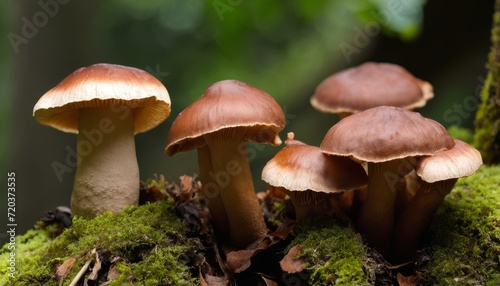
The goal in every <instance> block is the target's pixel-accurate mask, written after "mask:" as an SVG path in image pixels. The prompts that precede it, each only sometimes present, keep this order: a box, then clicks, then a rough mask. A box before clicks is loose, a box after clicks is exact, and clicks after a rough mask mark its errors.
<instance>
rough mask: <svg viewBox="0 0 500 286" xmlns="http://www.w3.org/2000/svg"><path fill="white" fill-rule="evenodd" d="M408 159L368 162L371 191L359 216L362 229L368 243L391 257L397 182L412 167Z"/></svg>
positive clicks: (385, 255) (361, 231)
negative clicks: (408, 166)
mask: <svg viewBox="0 0 500 286" xmlns="http://www.w3.org/2000/svg"><path fill="white" fill-rule="evenodd" d="M408 163H410V164H412V163H411V162H409V161H408V160H407V159H396V160H392V161H387V162H381V163H370V162H369V163H368V194H367V196H366V201H365V204H364V205H363V206H362V207H361V211H360V213H359V217H358V230H359V232H360V233H361V234H363V235H365V236H366V238H367V240H368V243H369V244H370V245H372V246H373V247H374V248H375V249H376V250H377V251H378V252H380V253H381V254H382V255H383V256H384V257H386V258H387V257H388V255H389V253H390V249H391V239H392V233H393V228H394V202H395V200H396V194H397V192H396V184H397V182H399V181H400V180H401V178H402V176H404V175H405V174H406V173H407V172H408V170H407V167H406V166H407V164H408Z"/></svg>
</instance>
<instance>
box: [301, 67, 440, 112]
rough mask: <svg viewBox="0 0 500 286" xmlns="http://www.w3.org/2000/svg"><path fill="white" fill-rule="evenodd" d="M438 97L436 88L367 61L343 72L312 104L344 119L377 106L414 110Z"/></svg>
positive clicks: (330, 80) (317, 92)
mask: <svg viewBox="0 0 500 286" xmlns="http://www.w3.org/2000/svg"><path fill="white" fill-rule="evenodd" d="M433 96H434V94H433V91H432V85H431V84H430V83H428V82H426V81H423V80H420V79H418V78H416V77H415V76H413V75H412V74H410V73H409V72H408V71H407V70H406V69H404V68H403V67H401V66H399V65H396V64H390V63H375V62H367V63H364V64H361V65H359V66H356V67H352V68H348V69H345V70H342V71H339V72H337V73H335V74H333V75H331V76H329V77H327V78H326V79H325V80H323V81H322V82H321V83H320V84H319V85H318V87H317V88H316V90H315V92H314V94H313V96H312V97H311V105H312V106H313V107H314V108H315V109H317V110H319V111H321V112H325V113H338V114H339V115H340V117H341V118H343V117H346V116H348V115H351V114H354V113H356V112H360V111H363V110H367V109H369V108H373V107H377V106H383V105H386V106H396V107H401V108H404V109H408V110H412V109H415V108H418V107H422V106H424V105H425V103H426V102H427V101H428V100H429V99H431V98H432V97H433Z"/></svg>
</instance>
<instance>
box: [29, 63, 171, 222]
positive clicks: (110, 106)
mask: <svg viewBox="0 0 500 286" xmlns="http://www.w3.org/2000/svg"><path fill="white" fill-rule="evenodd" d="M169 114H170V97H169V95H168V92H167V90H166V88H165V87H164V86H163V84H162V83H161V82H160V81H158V80H157V79H156V78H155V77H154V76H152V75H150V74H149V73H147V72H145V71H143V70H139V69H136V68H131V67H125V66H120V65H112V64H95V65H91V66H88V67H85V68H80V69H78V70H76V71H75V72H73V73H72V74H70V75H69V76H67V77H66V78H65V79H64V80H62V81H61V82H60V83H59V84H58V85H57V86H55V87H54V88H52V89H51V90H49V91H48V92H46V93H45V94H44V95H43V96H42V97H41V98H40V99H39V100H38V102H37V103H36V105H35V107H34V109H33V115H34V117H35V119H36V120H37V121H38V122H40V123H41V124H44V125H48V126H51V127H54V128H56V129H59V130H61V131H64V132H69V133H77V134H78V137H77V145H76V149H77V170H76V174H75V177H74V185H73V193H72V196H71V210H72V212H73V214H74V215H77V216H81V217H85V218H92V217H94V216H96V215H98V214H101V213H102V212H104V211H110V212H117V211H120V210H121V209H122V208H123V207H124V206H126V205H132V206H136V205H137V204H138V199H139V167H138V164H137V158H136V153H135V142H134V135H135V134H137V133H140V132H145V131H147V130H149V129H151V128H153V127H155V126H157V125H158V124H160V123H161V122H162V121H163V120H165V119H166V118H167V117H168V115H169Z"/></svg>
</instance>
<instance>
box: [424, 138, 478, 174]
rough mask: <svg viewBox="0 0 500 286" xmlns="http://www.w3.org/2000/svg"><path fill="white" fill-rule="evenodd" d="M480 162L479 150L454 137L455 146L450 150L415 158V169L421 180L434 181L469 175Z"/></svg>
mask: <svg viewBox="0 0 500 286" xmlns="http://www.w3.org/2000/svg"><path fill="white" fill-rule="evenodd" d="M482 163H483V160H482V158H481V154H480V153H479V151H477V150H476V149H475V148H474V147H472V146H470V145H469V144H467V143H465V142H463V141H460V140H458V139H455V146H453V148H451V149H450V150H445V151H441V152H437V153H436V154H434V156H425V157H422V158H420V159H419V160H417V165H416V167H415V170H416V172H417V175H418V176H419V177H420V178H422V180H424V181H426V182H428V183H434V182H437V181H444V180H448V179H455V178H461V177H467V176H470V175H472V174H473V173H474V172H475V171H476V170H477V169H478V168H479V167H480V166H481V164H482Z"/></svg>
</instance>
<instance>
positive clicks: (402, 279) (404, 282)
mask: <svg viewBox="0 0 500 286" xmlns="http://www.w3.org/2000/svg"><path fill="white" fill-rule="evenodd" d="M396 277H397V279H398V283H399V286H416V285H417V276H415V275H410V276H403V274H401V273H398V275H397V276H396Z"/></svg>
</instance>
